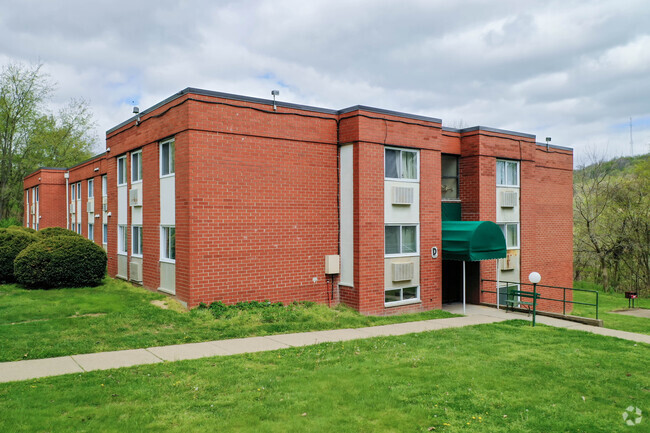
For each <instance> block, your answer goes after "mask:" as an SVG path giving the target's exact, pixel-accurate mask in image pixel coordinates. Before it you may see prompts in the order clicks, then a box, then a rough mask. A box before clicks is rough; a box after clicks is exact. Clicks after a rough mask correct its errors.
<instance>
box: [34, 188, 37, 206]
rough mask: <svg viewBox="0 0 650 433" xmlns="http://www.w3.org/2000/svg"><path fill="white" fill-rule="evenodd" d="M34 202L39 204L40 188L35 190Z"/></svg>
mask: <svg viewBox="0 0 650 433" xmlns="http://www.w3.org/2000/svg"><path fill="white" fill-rule="evenodd" d="M34 202H35V203H38V187H35V188H34Z"/></svg>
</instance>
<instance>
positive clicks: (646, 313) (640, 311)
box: [610, 308, 650, 319]
mask: <svg viewBox="0 0 650 433" xmlns="http://www.w3.org/2000/svg"><path fill="white" fill-rule="evenodd" d="M610 313H616V314H623V315H625V316H635V317H644V318H646V319H650V310H649V309H647V308H626V309H624V310H614V311H610Z"/></svg>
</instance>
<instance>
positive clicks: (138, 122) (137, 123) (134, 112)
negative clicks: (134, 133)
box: [133, 106, 140, 126]
mask: <svg viewBox="0 0 650 433" xmlns="http://www.w3.org/2000/svg"><path fill="white" fill-rule="evenodd" d="M133 114H137V115H138V118H137V119H135V125H136V126H138V125H140V109H139V108H138V107H137V106H136V107H133Z"/></svg>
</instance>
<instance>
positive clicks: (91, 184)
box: [88, 179, 95, 198]
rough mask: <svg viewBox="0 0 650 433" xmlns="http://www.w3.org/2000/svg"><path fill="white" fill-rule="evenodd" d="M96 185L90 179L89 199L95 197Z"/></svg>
mask: <svg viewBox="0 0 650 433" xmlns="http://www.w3.org/2000/svg"><path fill="white" fill-rule="evenodd" d="M94 183H95V182H94V181H93V179H88V198H93V197H94V196H95V191H93V184H94Z"/></svg>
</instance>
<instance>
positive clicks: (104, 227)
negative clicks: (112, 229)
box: [102, 223, 108, 245]
mask: <svg viewBox="0 0 650 433" xmlns="http://www.w3.org/2000/svg"><path fill="white" fill-rule="evenodd" d="M102 244H104V245H107V244H108V224H106V223H104V224H102Z"/></svg>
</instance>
